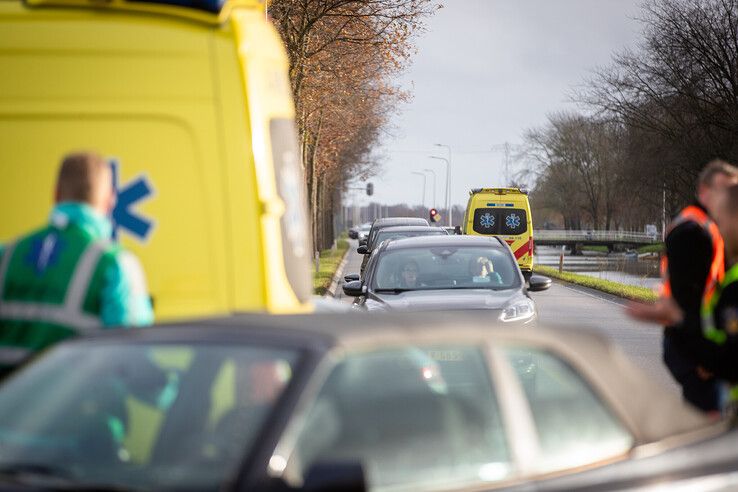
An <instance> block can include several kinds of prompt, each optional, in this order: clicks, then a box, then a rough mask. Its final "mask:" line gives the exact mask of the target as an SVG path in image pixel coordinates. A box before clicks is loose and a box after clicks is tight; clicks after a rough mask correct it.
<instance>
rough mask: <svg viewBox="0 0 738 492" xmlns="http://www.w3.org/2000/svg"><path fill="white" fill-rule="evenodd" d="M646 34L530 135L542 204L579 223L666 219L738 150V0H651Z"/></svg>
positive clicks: (538, 204) (536, 197)
mask: <svg viewBox="0 0 738 492" xmlns="http://www.w3.org/2000/svg"><path fill="white" fill-rule="evenodd" d="M640 22H641V25H642V27H643V42H642V43H641V44H640V45H639V46H637V47H634V48H632V49H628V50H625V51H623V52H621V53H619V54H617V55H615V56H614V57H613V60H612V62H611V64H610V65H609V66H607V67H604V68H601V69H598V70H597V71H596V72H595V74H594V76H593V77H592V78H591V80H590V81H589V82H588V83H587V84H586V85H585V86H584V87H583V88H581V89H580V90H578V91H577V92H576V93H575V94H574V96H573V99H574V100H575V101H577V102H580V103H582V104H583V105H584V107H585V111H584V112H583V113H563V114H555V115H551V116H550V117H549V122H548V124H547V125H545V126H544V127H542V128H538V129H534V130H531V131H530V132H528V134H527V135H526V142H527V145H528V149H529V152H528V157H529V158H530V162H532V163H534V165H533V166H531V167H532V169H533V170H534V171H535V174H536V175H537V185H536V189H535V192H534V194H533V200H532V201H533V204H534V208H537V209H540V210H548V211H554V212H556V213H557V214H558V215H559V216H560V217H562V218H563V222H564V223H565V225H566V226H567V227H571V228H581V227H586V228H603V227H604V228H608V229H610V228H630V229H635V228H640V227H642V226H643V225H644V224H647V223H656V224H658V223H660V222H661V216H662V208H663V209H665V210H666V214H667V215H668V214H672V213H674V212H675V211H676V210H677V209H678V208H679V207H681V206H683V205H684V204H686V203H688V202H689V201H691V200H692V199H693V196H694V183H695V178H696V176H697V174H698V173H699V170H700V169H701V168H702V166H703V165H704V164H705V163H706V162H708V161H709V160H711V159H714V158H722V159H726V160H728V161H734V162H735V161H736V160H738V0H650V1H647V2H646V3H645V4H644V6H643V7H642V14H641V16H640Z"/></svg>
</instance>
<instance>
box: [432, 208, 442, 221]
mask: <svg viewBox="0 0 738 492" xmlns="http://www.w3.org/2000/svg"><path fill="white" fill-rule="evenodd" d="M430 220H431V222H438V221H439V220H441V216H440V215H439V214H438V210H436V209H435V208H432V209H430Z"/></svg>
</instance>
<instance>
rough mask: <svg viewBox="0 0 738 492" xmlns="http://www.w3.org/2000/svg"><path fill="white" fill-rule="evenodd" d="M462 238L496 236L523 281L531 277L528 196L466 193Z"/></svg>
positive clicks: (500, 191)
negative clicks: (512, 255)
mask: <svg viewBox="0 0 738 492" xmlns="http://www.w3.org/2000/svg"><path fill="white" fill-rule="evenodd" d="M462 229H463V232H464V234H472V235H478V236H499V237H500V238H502V239H503V240H504V241H505V242H506V243H507V244H508V245H509V246H510V249H511V250H512V252H513V254H514V255H515V258H516V259H517V261H518V265H520V270H521V271H522V272H523V276H524V277H525V279H526V280H528V279H530V276H531V275H532V273H533V220H532V218H531V213H530V203H529V202H528V194H527V192H526V191H524V190H521V189H520V188H475V189H473V190H471V191H470V192H469V202H468V203H467V205H466V212H465V213H464V224H463V226H462Z"/></svg>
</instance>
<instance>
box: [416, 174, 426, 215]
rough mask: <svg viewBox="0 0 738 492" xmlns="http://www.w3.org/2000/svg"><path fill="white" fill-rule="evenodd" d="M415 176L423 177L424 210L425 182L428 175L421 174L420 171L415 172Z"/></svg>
mask: <svg viewBox="0 0 738 492" xmlns="http://www.w3.org/2000/svg"><path fill="white" fill-rule="evenodd" d="M413 174H417V175H418V176H423V208H425V182H426V181H427V179H428V175H427V174H425V173H421V172H420V171H413Z"/></svg>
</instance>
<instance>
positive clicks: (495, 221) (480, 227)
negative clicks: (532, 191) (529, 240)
mask: <svg viewBox="0 0 738 492" xmlns="http://www.w3.org/2000/svg"><path fill="white" fill-rule="evenodd" d="M473 229H474V232H477V233H479V234H490V235H492V234H494V235H501V236H517V235H519V234H523V233H525V232H526V231H527V230H528V216H527V214H526V213H525V210H523V209H522V208H478V209H476V210H475V211H474V226H473Z"/></svg>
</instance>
